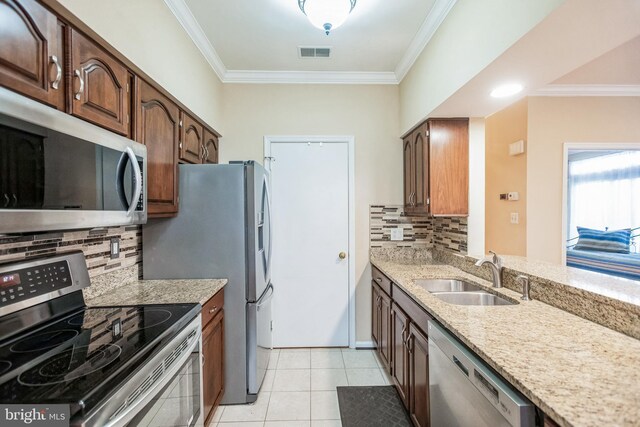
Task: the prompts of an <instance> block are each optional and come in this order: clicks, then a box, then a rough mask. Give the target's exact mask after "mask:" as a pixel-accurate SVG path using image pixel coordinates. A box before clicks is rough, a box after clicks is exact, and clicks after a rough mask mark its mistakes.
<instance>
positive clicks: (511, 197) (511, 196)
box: [507, 191, 520, 202]
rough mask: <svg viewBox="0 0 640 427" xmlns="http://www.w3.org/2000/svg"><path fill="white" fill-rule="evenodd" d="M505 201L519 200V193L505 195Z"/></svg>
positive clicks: (513, 192)
mask: <svg viewBox="0 0 640 427" xmlns="http://www.w3.org/2000/svg"><path fill="white" fill-rule="evenodd" d="M507 200H509V201H511V202H515V201H517V200H520V193H518V192H517V191H512V192H510V193H507Z"/></svg>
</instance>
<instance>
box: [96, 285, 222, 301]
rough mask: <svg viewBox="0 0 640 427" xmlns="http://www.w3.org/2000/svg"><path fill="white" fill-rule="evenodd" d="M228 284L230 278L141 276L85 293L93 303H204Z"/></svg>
mask: <svg viewBox="0 0 640 427" xmlns="http://www.w3.org/2000/svg"><path fill="white" fill-rule="evenodd" d="M226 284H227V279H188V280H138V281H134V282H131V283H127V284H125V285H122V286H119V287H116V288H112V289H111V290H109V291H107V292H106V293H104V294H102V295H98V296H92V297H90V298H86V297H85V303H86V305H87V306H89V307H97V306H108V305H145V304H185V303H199V304H200V305H204V303H206V302H207V301H208V300H209V298H211V297H212V296H214V295H215V294H216V293H218V291H219V290H220V289H222V288H223V287H224V286H225V285H226Z"/></svg>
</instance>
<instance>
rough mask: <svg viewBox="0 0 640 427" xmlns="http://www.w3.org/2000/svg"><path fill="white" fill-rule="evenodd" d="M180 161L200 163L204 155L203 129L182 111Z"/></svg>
mask: <svg viewBox="0 0 640 427" xmlns="http://www.w3.org/2000/svg"><path fill="white" fill-rule="evenodd" d="M181 121H182V132H181V135H180V160H182V161H183V162H187V163H202V155H203V153H204V128H203V127H202V125H201V124H200V123H198V122H197V121H195V120H194V119H193V118H192V117H191V116H190V115H188V114H187V113H185V112H184V111H183V112H182V113H181Z"/></svg>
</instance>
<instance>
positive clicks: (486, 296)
mask: <svg viewBox="0 0 640 427" xmlns="http://www.w3.org/2000/svg"><path fill="white" fill-rule="evenodd" d="M433 295H434V296H435V297H436V298H439V299H441V300H442V301H444V302H446V303H449V304H455V305H513V304H514V303H512V302H511V301H508V300H506V299H504V298H500V297H499V296H496V295H493V294H490V293H488V292H434V293H433Z"/></svg>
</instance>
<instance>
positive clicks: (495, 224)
mask: <svg viewBox="0 0 640 427" xmlns="http://www.w3.org/2000/svg"><path fill="white" fill-rule="evenodd" d="M485 136H486V193H485V215H486V216H485V252H488V251H489V250H492V251H495V252H497V253H499V254H505V255H522V256H524V255H526V249H527V214H526V212H527V211H526V206H527V153H525V154H520V155H518V156H509V144H511V143H512V142H516V141H518V140H521V139H523V140H525V141H526V140H527V99H523V100H521V101H518V102H517V103H515V104H513V105H511V106H509V107H507V108H505V109H504V110H502V111H499V112H497V113H495V114H493V115H491V116H489V117H487V118H486V121H485ZM525 145H526V144H525ZM529 145H530V144H529ZM510 191H517V192H519V193H520V200H519V201H516V202H510V201H505V200H500V199H499V195H500V194H501V193H507V192H510ZM512 212H517V213H518V214H519V216H520V221H519V223H518V224H511V218H510V215H511V213H512Z"/></svg>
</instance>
